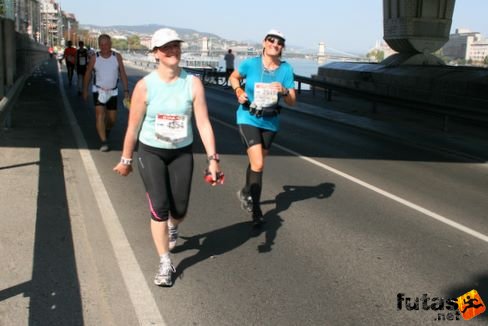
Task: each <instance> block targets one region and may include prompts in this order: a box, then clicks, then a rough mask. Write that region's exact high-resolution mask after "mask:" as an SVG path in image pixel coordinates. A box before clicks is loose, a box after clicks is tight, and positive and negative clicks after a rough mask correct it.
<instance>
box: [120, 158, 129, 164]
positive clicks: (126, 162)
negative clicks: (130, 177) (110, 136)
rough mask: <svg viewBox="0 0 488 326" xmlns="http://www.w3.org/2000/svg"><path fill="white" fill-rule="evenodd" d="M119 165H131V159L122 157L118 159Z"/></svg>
mask: <svg viewBox="0 0 488 326" xmlns="http://www.w3.org/2000/svg"><path fill="white" fill-rule="evenodd" d="M120 163H122V164H123V165H132V159H131V158H125V157H123V156H122V157H121V158H120Z"/></svg>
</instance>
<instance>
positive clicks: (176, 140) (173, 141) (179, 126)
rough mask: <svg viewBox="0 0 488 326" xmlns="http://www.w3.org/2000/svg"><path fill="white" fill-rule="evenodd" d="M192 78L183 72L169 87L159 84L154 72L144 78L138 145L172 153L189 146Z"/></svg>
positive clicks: (190, 141) (166, 84) (163, 83)
mask: <svg viewBox="0 0 488 326" xmlns="http://www.w3.org/2000/svg"><path fill="white" fill-rule="evenodd" d="M192 78H193V76H192V75H189V74H188V73H187V72H186V71H184V70H183V69H182V70H181V73H180V76H179V77H178V79H176V80H175V81H173V82H171V83H166V82H164V81H162V80H161V78H159V75H158V72H157V71H153V72H152V73H150V74H149V75H147V76H145V77H144V81H145V82H146V88H147V98H146V103H147V107H146V116H145V117H144V121H143V123H142V127H141V131H140V133H139V141H140V142H141V143H144V144H146V145H149V146H152V147H157V148H165V149H174V148H182V147H185V146H188V145H190V144H191V143H192V142H193V128H192V122H191V120H192V119H191V118H192V113H193V95H192V85H193V84H192Z"/></svg>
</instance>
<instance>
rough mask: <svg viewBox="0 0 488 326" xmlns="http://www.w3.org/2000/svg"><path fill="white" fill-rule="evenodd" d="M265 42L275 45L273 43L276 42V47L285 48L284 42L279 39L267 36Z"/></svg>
mask: <svg viewBox="0 0 488 326" xmlns="http://www.w3.org/2000/svg"><path fill="white" fill-rule="evenodd" d="M266 41H268V42H270V43H273V44H274V43H275V41H278V45H280V46H285V40H283V39H281V38H279V37H274V36H268V37H266Z"/></svg>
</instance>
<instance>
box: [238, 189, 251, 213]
mask: <svg viewBox="0 0 488 326" xmlns="http://www.w3.org/2000/svg"><path fill="white" fill-rule="evenodd" d="M237 198H239V201H240V202H241V208H242V209H243V210H244V211H246V212H248V213H251V212H252V197H251V196H249V195H247V196H246V195H245V194H244V192H243V191H242V190H239V191H238V192H237Z"/></svg>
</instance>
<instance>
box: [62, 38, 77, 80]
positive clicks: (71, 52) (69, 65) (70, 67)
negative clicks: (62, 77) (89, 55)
mask: <svg viewBox="0 0 488 326" xmlns="http://www.w3.org/2000/svg"><path fill="white" fill-rule="evenodd" d="M63 58H64V60H65V62H66V70H67V71H68V86H71V84H72V82H73V73H74V71H75V64H76V49H75V48H74V47H73V42H71V41H68V42H67V43H66V49H64V54H63Z"/></svg>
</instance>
